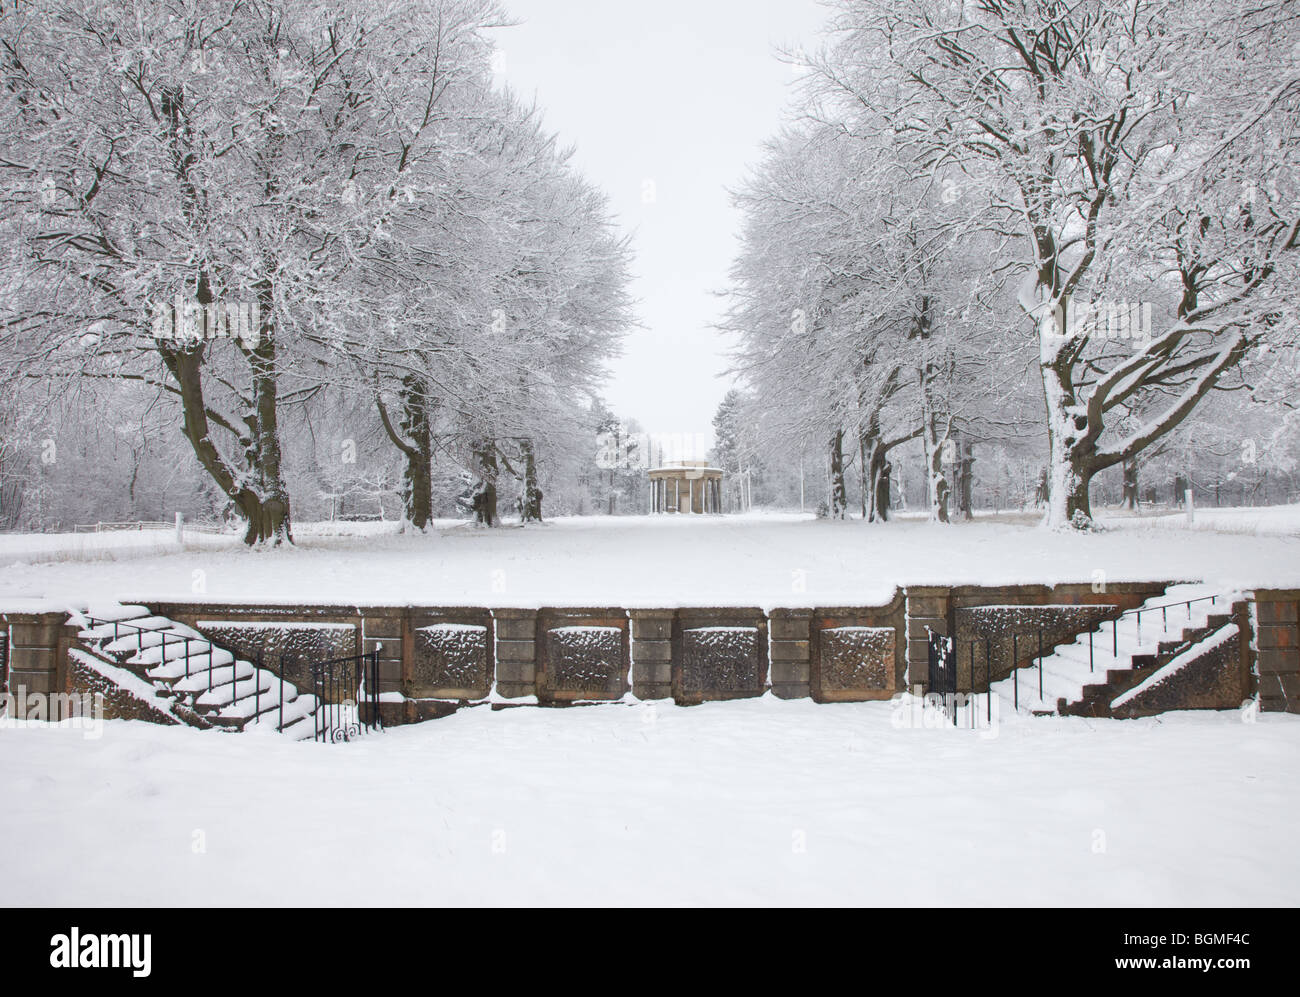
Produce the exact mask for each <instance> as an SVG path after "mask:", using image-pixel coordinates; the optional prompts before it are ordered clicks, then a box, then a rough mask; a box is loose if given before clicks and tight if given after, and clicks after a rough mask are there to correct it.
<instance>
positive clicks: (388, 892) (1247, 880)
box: [0, 698, 1300, 907]
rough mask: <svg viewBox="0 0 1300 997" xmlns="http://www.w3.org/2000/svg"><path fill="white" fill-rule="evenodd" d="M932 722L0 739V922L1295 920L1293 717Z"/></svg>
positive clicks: (830, 710)
mask: <svg viewBox="0 0 1300 997" xmlns="http://www.w3.org/2000/svg"><path fill="white" fill-rule="evenodd" d="M905 718H910V719H911V720H912V721H913V723H914V726H912V727H906V726H900V725H899V724H900V721H902V720H903V719H905ZM918 719H920V718H919V717H918V716H917V715H914V714H911V713H909V712H907V711H904V710H902V709H900V708H898V707H896V706H895V705H894V704H890V703H865V704H841V705H826V706H817V705H814V704H811V703H808V702H780V701H777V700H773V699H771V698H765V699H762V700H748V701H740V702H731V703H712V704H706V705H704V706H701V707H692V708H681V707H675V706H672V705H669V704H664V703H659V704H653V705H651V704H612V705H606V706H593V707H579V708H572V709H567V710H559V709H535V708H534V709H528V708H523V709H514V710H504V711H500V712H496V713H492V712H489V711H488V710H487V709H486V708H476V709H472V710H464V711H461V712H460V713H458V714H456V715H454V716H452V717H450V718H447V719H445V720H439V721H433V722H430V723H427V724H423V725H419V726H414V727H406V728H400V729H396V730H391V731H388V732H386V733H384V734H381V735H377V736H374V737H372V738H370V739H368V740H363V741H360V742H355V743H353V744H350V745H328V746H327V745H314V744H311V743H303V744H295V743H281V742H278V741H273V740H270V739H265V738H251V737H240V736H230V735H223V734H218V733H213V732H199V731H193V730H190V729H184V728H161V727H153V726H149V725H147V724H143V723H127V722H121V721H113V722H109V723H107V724H106V725H104V729H103V733H102V737H100V738H99V739H87V738H86V737H84V736H83V732H78V731H71V730H59V729H51V728H44V729H26V730H0V800H4V801H5V802H4V806H3V807H0V903H2V904H105V905H117V904H203V905H207V904H217V905H220V904H324V905H328V906H335V907H339V906H342V907H346V906H349V905H353V904H456V903H465V904H489V903H507V904H512V903H518V904H534V903H559V904H564V903H648V904H669V905H671V904H721V903H737V904H752V903H755V904H756V903H820V904H837V903H846V904H847V903H853V904H1017V903H1024V904H1049V905H1054V904H1080V905H1094V904H1097V905H1100V904H1125V905H1130V904H1131V905H1145V904H1152V905H1237V904H1240V905H1294V904H1296V903H1297V902H1300V851H1297V849H1296V848H1295V840H1294V828H1295V826H1296V824H1297V822H1298V821H1300V798H1298V797H1297V795H1296V793H1295V787H1296V785H1297V784H1300V718H1298V717H1294V716H1286V715H1275V714H1262V715H1260V716H1259V717H1258V718H1256V719H1255V722H1253V723H1251V722H1245V721H1247V720H1250V719H1251V718H1250V717H1249V716H1243V715H1241V714H1238V713H1237V712H1235V711H1231V712H1225V713H1197V714H1193V713H1181V714H1167V715H1165V716H1163V717H1160V718H1156V719H1150V720H1135V721H1095V720H1083V719H1068V718H1067V719H1060V718H1043V719H1029V718H1016V717H1008V718H1004V722H1003V723H1002V724H1001V726H1000V727H999V728H998V729H997V730H996V736H990V735H991V733H992V732H989V731H983V732H977V731H969V730H953V729H951V728H947V727H938V728H926V727H925V726H923V724H921V723H917V722H916V721H917V720H918Z"/></svg>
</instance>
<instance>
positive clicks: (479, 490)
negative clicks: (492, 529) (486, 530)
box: [474, 440, 497, 526]
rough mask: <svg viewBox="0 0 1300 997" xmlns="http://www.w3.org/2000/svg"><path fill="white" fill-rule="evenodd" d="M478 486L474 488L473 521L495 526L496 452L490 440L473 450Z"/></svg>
mask: <svg viewBox="0 0 1300 997" xmlns="http://www.w3.org/2000/svg"><path fill="white" fill-rule="evenodd" d="M474 463H475V465H476V467H475V470H476V472H477V474H478V484H477V485H476V486H475V488H474V520H475V522H477V523H478V524H479V525H481V526H496V524H497V451H496V443H495V442H494V441H492V440H482V441H480V442H479V444H478V446H476V447H475V448H474Z"/></svg>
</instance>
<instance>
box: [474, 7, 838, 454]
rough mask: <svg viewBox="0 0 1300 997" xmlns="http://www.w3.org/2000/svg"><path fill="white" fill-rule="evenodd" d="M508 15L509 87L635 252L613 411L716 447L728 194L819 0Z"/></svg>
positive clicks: (811, 36)
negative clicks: (704, 438) (787, 56)
mask: <svg viewBox="0 0 1300 997" xmlns="http://www.w3.org/2000/svg"><path fill="white" fill-rule="evenodd" d="M506 4H507V7H508V9H509V10H510V12H511V13H512V14H513V15H514V16H515V17H516V18H518V19H520V20H522V21H523V23H522V24H520V25H519V26H517V27H512V28H507V29H503V30H502V31H499V32H497V33H496V34H497V41H498V44H499V46H500V48H501V50H502V56H501V57H500V59H499V62H498V65H499V67H500V68H501V69H502V70H503V73H502V76H501V77H500V79H501V80H502V81H503V82H505V83H506V84H508V85H509V86H510V87H512V88H513V89H514V90H516V91H517V92H519V93H520V94H521V95H522V96H525V97H535V98H536V99H537V102H538V104H539V105H540V106H541V107H542V109H543V110H544V112H545V120H546V123H547V125H548V126H549V127H550V128H551V130H553V131H557V132H558V133H559V134H560V136H561V138H562V140H563V141H564V142H565V143H566V144H571V145H574V146H576V148H577V153H576V156H575V159H574V162H575V164H576V165H577V167H578V168H579V169H580V170H582V172H583V173H584V174H585V175H586V176H587V177H588V178H589V179H590V180H592V181H593V182H595V183H597V184H599V185H600V186H601V187H602V188H604V190H605V191H606V192H607V193H608V195H609V197H610V202H611V206H612V208H613V210H614V212H615V214H616V215H617V217H618V219H619V221H620V223H621V224H622V225H623V226H624V228H625V229H626V230H627V231H629V232H631V233H632V236H633V249H634V252H635V262H634V266H633V272H634V275H635V278H636V279H635V282H634V284H633V294H634V295H635V296H636V297H637V299H638V300H639V304H638V309H637V312H638V316H639V318H640V320H641V322H642V323H643V324H644V325H645V328H644V329H642V330H637V331H634V332H633V333H632V334H631V335H630V336H629V337H628V340H627V348H626V352H625V355H624V357H623V358H622V359H621V360H619V361H617V362H616V364H615V366H614V376H613V378H612V380H611V381H610V382H609V384H608V385H607V386H606V390H605V397H606V400H607V401H608V403H609V405H610V407H611V408H612V409H613V410H614V411H615V413H616V414H618V415H619V416H620V417H622V418H624V419H627V418H633V419H636V420H638V421H639V422H641V423H642V425H643V426H644V427H645V429H646V430H648V431H650V432H654V433H682V434H696V433H704V434H710V433H711V432H712V421H713V414H714V412H715V411H716V409H717V406H718V403H719V402H720V401H721V400H722V396H723V395H724V394H725V393H726V390H727V387H728V381H727V380H726V379H725V378H720V377H719V376H718V375H720V374H721V373H722V371H723V370H724V369H725V368H726V366H727V359H726V356H725V350H726V348H727V346H728V343H727V341H726V339H725V338H724V337H722V336H720V335H719V334H717V333H716V332H714V331H713V330H712V329H711V328H710V326H711V325H712V324H713V323H714V322H716V321H717V319H718V317H719V315H720V314H721V310H722V308H723V302H722V300H721V299H720V298H718V297H717V296H715V295H714V293H713V292H715V291H720V290H722V289H723V288H724V287H725V285H726V280H727V270H728V267H729V266H730V264H731V260H732V259H733V257H734V256H735V250H736V234H737V229H738V217H737V214H736V213H735V212H734V211H733V210H732V207H731V204H730V200H729V198H728V195H727V188H728V187H735V186H736V185H737V184H738V183H739V182H740V180H741V179H742V178H743V177H744V175H745V171H746V168H747V167H748V166H749V165H750V164H752V163H754V162H755V161H756V159H757V157H758V155H759V152H760V146H761V143H762V142H763V140H764V139H766V138H768V137H769V136H770V135H772V134H773V133H774V132H775V131H776V129H777V128H778V126H779V125H780V123H781V118H782V112H783V110H784V109H785V108H786V107H787V106H788V104H789V101H790V100H791V98H792V87H791V84H792V83H793V82H794V81H795V79H796V78H797V77H796V76H795V73H794V71H793V70H792V69H791V67H790V66H788V65H786V64H785V63H782V62H780V61H779V60H778V59H777V57H776V49H777V48H778V47H779V46H781V45H785V44H789V45H796V46H797V45H803V46H806V47H809V48H811V47H814V46H815V44H816V40H817V33H818V29H819V28H820V27H821V25H822V23H823V22H824V20H825V17H826V13H827V12H826V10H825V9H824V8H822V7H821V6H819V5H818V3H817V2H816V0H657V2H655V3H653V4H641V3H635V4H634V3H628V2H611V0H607V2H599V0H506ZM698 456H704V455H703V454H699V455H698Z"/></svg>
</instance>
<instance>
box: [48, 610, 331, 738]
mask: <svg viewBox="0 0 1300 997" xmlns="http://www.w3.org/2000/svg"><path fill="white" fill-rule="evenodd" d="M73 622H75V623H77V624H78V625H79V626H80V627H81V630H80V632H79V633H78V637H79V639H80V640H81V643H82V645H83V646H84V647H85V648H86V649H87V650H89V651H90V652H91V653H93V654H95V655H97V656H98V657H100V658H102V659H103V660H105V661H107V662H109V663H111V664H115V665H118V666H120V667H122V668H125V669H127V670H128V671H131V672H133V673H134V674H136V675H138V676H140V677H141V678H143V679H145V680H146V681H148V682H149V683H151V684H152V685H153V687H154V688H155V689H156V690H157V691H158V692H159V694H161V695H163V696H164V697H165V698H167V699H169V700H170V701H171V702H173V703H174V704H175V705H176V706H177V707H178V712H179V713H181V714H182V715H184V714H192V715H193V716H194V717H196V718H198V720H199V721H200V725H201V726H216V727H224V728H226V729H229V730H232V731H248V732H259V733H279V734H284V735H287V736H289V737H292V738H294V739H296V740H305V739H308V738H311V737H313V736H314V735H315V713H316V710H317V707H318V701H317V699H316V697H315V696H313V695H311V694H309V693H300V692H299V691H298V690H297V688H295V687H294V686H293V685H292V684H290V683H288V682H284V681H281V679H279V678H278V677H277V676H276V675H274V674H273V673H271V672H270V671H267V670H266V669H263V668H258V667H257V666H256V665H254V664H252V663H251V662H248V661H243V660H239V659H237V658H236V657H235V655H233V654H232V653H231V652H229V651H227V650H225V649H223V648H219V647H217V646H216V645H214V644H213V643H212V642H211V641H209V640H208V639H207V638H206V637H204V636H203V635H202V634H201V633H199V632H198V631H197V630H194V629H193V628H191V627H187V626H185V625H184V624H181V623H176V622H175V621H173V620H169V619H167V618H166V617H164V616H154V615H152V614H151V613H150V612H149V610H148V609H147V608H146V607H144V606H108V607H103V606H96V607H93V609H92V611H91V612H90V613H88V614H76V615H74V616H73Z"/></svg>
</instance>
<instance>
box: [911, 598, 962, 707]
mask: <svg viewBox="0 0 1300 997" xmlns="http://www.w3.org/2000/svg"><path fill="white" fill-rule="evenodd" d="M951 606H952V589H950V588H948V587H947V586H935V585H913V586H909V587H908V589H907V688H908V690H909V691H912V692H916V691H917V688H918V687H920V688H921V690H922V691H923V692H929V691H930V690H929V689H928V688H927V686H928V685H929V667H930V640H929V634H930V632H931V631H933V632H934V633H937V634H944V635H945V636H951V635H952V630H951V628H950V627H949V620H950V616H951Z"/></svg>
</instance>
